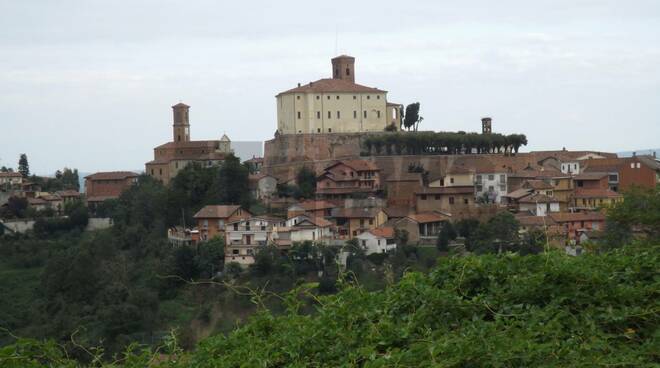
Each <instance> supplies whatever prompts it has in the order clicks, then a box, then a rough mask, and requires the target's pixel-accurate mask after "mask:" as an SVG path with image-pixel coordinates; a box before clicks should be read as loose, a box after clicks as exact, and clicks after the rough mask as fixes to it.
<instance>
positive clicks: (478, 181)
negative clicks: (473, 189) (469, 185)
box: [477, 175, 481, 184]
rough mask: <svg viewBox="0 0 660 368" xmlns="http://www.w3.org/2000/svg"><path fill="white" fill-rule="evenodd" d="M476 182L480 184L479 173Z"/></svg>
mask: <svg viewBox="0 0 660 368" xmlns="http://www.w3.org/2000/svg"><path fill="white" fill-rule="evenodd" d="M477 183H478V184H481V175H477Z"/></svg>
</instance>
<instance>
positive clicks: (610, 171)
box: [584, 156, 660, 192]
mask: <svg viewBox="0 0 660 368" xmlns="http://www.w3.org/2000/svg"><path fill="white" fill-rule="evenodd" d="M584 166H585V168H584V172H585V173H605V174H607V175H608V186H609V189H611V190H613V191H615V192H622V191H626V190H628V189H630V188H632V187H633V186H639V187H644V188H654V187H655V186H656V184H657V183H658V182H660V181H659V179H660V163H659V162H658V161H657V160H655V159H654V158H653V157H652V156H633V157H622V158H607V159H598V160H593V159H591V160H586V161H584Z"/></svg>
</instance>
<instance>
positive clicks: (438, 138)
mask: <svg viewBox="0 0 660 368" xmlns="http://www.w3.org/2000/svg"><path fill="white" fill-rule="evenodd" d="M526 145H527V137H526V136H525V135H524V134H509V135H503V134H500V133H489V134H479V133H466V132H387V133H382V134H372V135H369V136H368V137H366V138H364V140H363V141H362V155H364V156H371V155H404V154H405V155H458V154H470V153H477V154H485V153H504V154H513V153H518V150H519V149H520V147H522V146H526Z"/></svg>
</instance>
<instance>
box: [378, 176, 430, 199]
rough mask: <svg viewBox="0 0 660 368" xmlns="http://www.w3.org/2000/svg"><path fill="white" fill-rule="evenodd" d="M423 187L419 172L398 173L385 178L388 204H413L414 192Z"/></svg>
mask: <svg viewBox="0 0 660 368" xmlns="http://www.w3.org/2000/svg"><path fill="white" fill-rule="evenodd" d="M423 187H424V184H423V180H422V174H421V173H409V172H404V173H398V174H394V175H391V176H390V177H388V178H387V179H386V180H385V188H386V191H387V205H388V206H407V207H412V206H413V205H414V200H415V196H414V193H415V192H417V191H419V190H421V189H422V188H423Z"/></svg>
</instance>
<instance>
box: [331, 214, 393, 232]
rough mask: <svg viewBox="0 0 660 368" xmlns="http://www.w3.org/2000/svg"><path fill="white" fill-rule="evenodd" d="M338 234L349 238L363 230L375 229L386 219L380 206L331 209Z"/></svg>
mask: <svg viewBox="0 0 660 368" xmlns="http://www.w3.org/2000/svg"><path fill="white" fill-rule="evenodd" d="M332 217H333V218H334V219H335V220H336V223H337V231H338V233H339V234H338V235H339V236H340V237H341V238H345V239H351V238H353V237H356V236H358V235H359V234H361V233H362V232H364V231H367V230H371V229H375V228H377V227H379V226H381V225H382V224H384V223H385V221H387V215H386V214H385V211H383V209H382V208H375V207H374V208H337V209H335V210H333V211H332Z"/></svg>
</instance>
